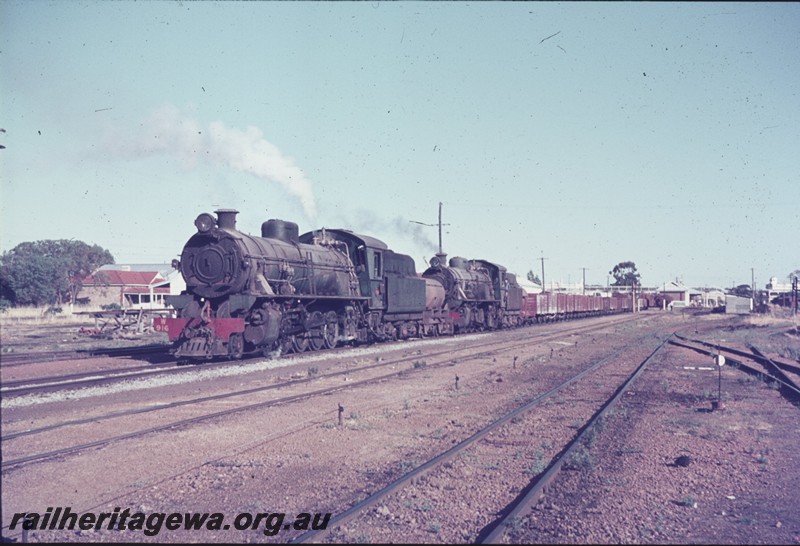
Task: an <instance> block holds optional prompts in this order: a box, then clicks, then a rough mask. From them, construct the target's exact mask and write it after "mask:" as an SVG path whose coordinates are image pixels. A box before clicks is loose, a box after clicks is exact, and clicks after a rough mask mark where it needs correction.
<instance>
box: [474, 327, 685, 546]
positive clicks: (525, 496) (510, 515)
mask: <svg viewBox="0 0 800 546" xmlns="http://www.w3.org/2000/svg"><path fill="white" fill-rule="evenodd" d="M671 337H672V336H671V335H670V336H669V337H667V338H666V339H665V340H663V341H662V342H661V343H660V344H659V345H658V347H656V348H655V350H653V352H652V353H650V355H649V356H648V357H647V358H646V359H644V361H643V362H642V363H641V364H639V366H638V367H637V368H636V370H635V371H634V372H633V373H632V374H631V375H630V376H629V377H628V379H627V380H626V381H625V383H623V384H622V385H621V386H620V387H619V388H618V389H617V390H616V392H615V393H614V395H613V396H612V397H611V398H609V399H608V400H607V401H606V402H605V403H604V404H603V405H602V406H601V407H600V409H599V410H598V411H597V412H596V413H595V414H594V415H593V416H592V418H591V419H590V420H589V421H588V422H587V423H586V424H585V425H584V426H583V428H582V429H581V431H580V433H579V434H578V435H577V436H576V437H575V438H573V440H572V441H571V442H570V443H569V444H567V446H566V447H565V448H564V449H563V450H562V451H561V453H559V454H558V455H557V456H556V457H555V459H554V460H553V462H552V463H551V464H550V467H549V468H548V469H547V470H546V471H545V473H544V474H543V475H542V476H540V477H539V478H538V479H536V480H535V481H532V482H531V483H530V484H529V485H528V486H527V487H526V490H524V491H523V493H522V496H521V498H519V499H518V500H516V501H515V502H514V503H513V504H512V505H511V506H509V507H507V508H506V509H505V510H503V512H504V515H503V516H502V517H501V518H499V519H498V520H497V521H495V522H494V523H492V524H490V525H488V526H487V527H486V528H485V529H486V530H487V532H486V533H481V535H479V537H478V541H477V542H478V543H479V544H497V543H498V542H499V541H500V539H501V538H502V537H503V535H505V533H506V532H508V530H509V528H511V527H512V525H513V523H514V522H515V521H516V520H517V518H518V517H519V515H520V514H521V513H522V512H523V511H524V510H526V509H528V510H529V509H530V508H532V507H533V506H534V505H535V504H536V503H537V502H538V501H539V499H540V498H541V497H542V496H543V495H544V490H545V488H546V487H547V486H548V485H550V484H552V482H553V481H554V480H555V478H556V476H557V475H558V473H559V472H560V471H561V468H562V467H563V465H564V462H566V461H567V460H569V456H570V455H572V453H573V452H574V451H575V450H576V449H577V448H578V447H579V446H580V445H582V443H583V440H584V438H586V437H588V436H587V435H588V433H589V431H590V430H591V429H592V428H593V427H594V426H595V425H596V423H598V422H599V421H600V419H602V418H603V417H604V416H605V415H606V413H607V412H608V411H609V410H610V409H611V408H612V407H613V406H614V404H616V403H617V401H619V399H620V397H622V395H623V394H625V392H626V391H627V390H628V389H629V388H630V386H631V385H633V383H634V382H635V381H636V379H637V378H638V377H639V375H640V374H641V373H642V372H643V371H644V369H645V368H646V367H647V365H648V364H649V363H650V361H651V360H652V359H653V357H655V356H656V354H658V353H659V352H660V351H661V350H662V349H663V348H664V346H665V345H666V344H667V341H669V340H670V339H671Z"/></svg>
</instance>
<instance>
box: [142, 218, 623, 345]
mask: <svg viewBox="0 0 800 546" xmlns="http://www.w3.org/2000/svg"><path fill="white" fill-rule="evenodd" d="M236 214H238V212H237V211H235V210H228V209H222V210H218V211H216V215H217V216H216V218H215V217H214V216H212V215H211V214H208V213H203V214H200V215H199V216H198V217H197V219H196V220H195V227H196V228H197V233H195V234H194V235H192V237H191V238H190V239H189V241H188V242H187V243H186V245H185V246H184V248H183V253H182V254H181V258H180V261H179V262H177V261H176V262H177V263H174V264H173V265H174V266H175V267H179V268H180V270H181V273H182V274H183V277H184V279H185V280H186V291H185V292H184V293H183V294H181V295H179V296H172V297H170V298H169V300H168V301H169V303H170V304H171V305H172V306H173V307H175V308H176V309H177V310H178V316H177V318H159V319H156V321H155V324H154V327H155V329H156V330H157V331H164V332H167V333H168V334H169V338H170V341H172V342H173V343H174V349H173V352H174V354H175V356H176V357H178V358H182V359H190V360H198V359H210V358H213V357H226V358H235V359H236V358H241V357H242V356H243V355H245V354H254V353H263V354H265V355H267V354H272V353H274V352H276V351H280V353H281V354H285V353H289V352H297V353H299V352H303V351H307V350H314V351H316V350H320V349H324V348H327V349H330V348H333V347H335V346H336V345H337V344H340V343H347V342H357V343H371V342H375V341H384V340H395V339H405V338H409V337H424V336H438V335H451V334H455V333H459V332H470V331H479V330H490V329H495V328H503V327H512V326H518V325H521V324H524V323H530V322H541V321H544V320H553V319H557V318H571V317H573V316H576V317H577V316H588V315H592V314H602V313H607V312H614V311H622V310H626V309H627V310H630V298H629V297H628V298H624V297H620V298H594V297H590V296H570V298H573V299H572V300H571V301H570V302H568V301H567V300H566V299H564V302H563V305H561V307H560V308H559V305H558V304H559V302H560V297H562V296H563V297H565V298H566V295H564V294H559V295H558V296H559V297H558V298H557V297H556V295H549V294H526V292H525V291H524V290H523V289H522V288H520V286H519V285H518V284H517V281H516V277H515V276H514V275H513V274H511V273H508V272H507V271H506V269H505V268H504V267H503V266H501V265H498V264H494V263H491V262H488V261H485V260H466V259H464V258H452V259H451V260H450V261H449V263H448V264H446V263H445V255H444V254H437V255H436V256H435V257H434V258H432V259H431V263H430V267H429V268H428V269H427V270H425V272H424V273H422V275H421V276H419V275H417V273H416V267H415V265H414V260H413V259H412V258H411V257H410V256H407V255H405V254H399V253H396V252H393V251H392V250H390V249H389V248H388V247H387V246H386V244H385V243H383V242H382V241H380V240H378V239H375V238H373V237H370V236H367V235H359V234H356V233H353V232H351V231H348V230H345V229H321V230H319V231H311V232H308V233H305V234H303V235H299V232H298V227H297V224H296V223H294V222H286V221H283V220H268V221H266V222H264V223H263V224H262V225H261V237H255V236H252V235H247V234H245V233H242V232H240V231H238V230H237V229H236ZM574 298H584V299H583V300H581V301H578V300H575V299H574ZM592 298H594V300H592ZM550 300H552V302H551V301H550ZM601 300H614V301H601ZM626 301H627V304H626Z"/></svg>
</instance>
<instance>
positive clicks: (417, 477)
mask: <svg viewBox="0 0 800 546" xmlns="http://www.w3.org/2000/svg"><path fill="white" fill-rule="evenodd" d="M645 337H650V336H645ZM668 339H669V338H667V339H664V340H659V343H658V345H657V347H656V348H655V349H654V350H653V351H652V352H651V353H650V354H649V355H648V356H647V357H646V358H645V359H644V360H643V361H642V362H641V363H640V364H638V366H636V367H635V370H633V372H632V373H630V374H629V375H628V377H627V378H626V380H625V381H624V382H622V383H621V384H619V385H618V386H617V388H616V389H615V390H614V392H613V394H611V396H610V397H608V398H607V399H605V400H604V401H602V402H601V403H600V404H599V408H598V409H597V410H596V411H595V412H594V413H593V414H592V416H591V417H590V418H589V419H588V420H587V421H586V422H585V424H583V425H582V426H581V428H580V429H579V433H578V434H577V435H576V436H575V437H574V438H572V439H571V440H569V441H568V442H567V443H566V444H565V445H564V446H563V448H562V449H561V451H560V452H559V453H558V455H556V457H554V458H553V460H552V461H551V462H550V463H549V465H548V466H547V468H546V470H545V471H543V472H541V473H540V474H538V475H537V476H535V477H534V478H533V480H532V481H530V482H529V483H528V484H526V485H525V486H521V487H520V490H521V493H520V494H519V495H518V496H517V498H516V499H515V500H514V501H513V502H512V503H511V504H510V505H508V506H506V507H505V509H503V510H502V513H501V516H500V517H499V518H497V519H496V520H495V521H493V522H491V523H490V524H489V525H487V526H486V527H485V528H484V530H483V531H482V532H481V533H480V535H479V536H478V542H480V543H496V542H499V541H500V540H501V539H502V537H503V535H504V534H505V533H506V532H507V530H508V529H509V528H511V527H513V526H514V525H515V521H516V518H517V517H518V516H519V514H520V513H521V512H523V511H524V510H526V509H529V508H530V507H531V506H532V505H533V504H535V503H536V502H537V501H538V499H539V498H540V497H541V496H542V494H543V491H544V488H545V487H546V486H548V485H549V484H551V483H552V481H553V480H554V479H555V477H556V475H557V474H558V472H559V471H560V469H561V468H562V467H563V465H564V463H565V462H567V461H569V460H570V456H571V455H573V453H575V451H576V450H577V449H578V448H580V446H582V445H583V444H584V443H585V441H586V438H587V437H589V435H590V434H593V433H594V427H596V425H597V423H598V422H599V421H600V420H601V419H602V418H603V416H604V415H605V414H606V413H607V412H608V411H609V410H610V409H611V408H612V407H613V405H614V404H615V403H616V402H617V401H618V400H619V399H620V397H621V396H622V395H623V394H624V393H625V392H626V391H627V390H628V389H629V388H630V386H631V385H632V384H633V382H634V381H635V380H636V378H637V377H638V376H639V374H641V372H642V371H643V370H644V369H645V367H646V366H647V365H648V363H649V362H650V361H651V360H652V359H653V357H654V356H655V355H656V354H658V353H659V352H660V351H661V349H662V348H663V347H664V346H665V344H666V342H667V341H668ZM642 341H643V342H644V341H645V339H642ZM627 351H630V349H629V348H621V349H618V350H616V351H614V352H612V354H610V355H608V356H606V357H604V358H602V359H601V360H599V361H597V362H595V363H594V364H592V365H591V366H589V367H588V368H586V369H584V370H583V371H581V372H579V373H578V374H576V375H574V376H572V377H570V378H568V379H566V380H565V381H563V382H561V383H560V384H558V385H557V386H555V387H553V388H551V389H549V390H548V391H546V392H544V393H542V394H540V395H538V396H535V397H534V398H533V399H531V400H529V401H527V402H526V403H524V404H523V405H521V406H519V407H517V408H515V409H513V410H512V411H510V412H508V413H506V414H505V415H503V416H501V417H499V418H498V419H496V420H494V421H492V422H491V423H489V424H488V425H486V426H485V427H483V428H481V429H480V430H478V431H477V432H475V433H474V434H472V435H471V436H469V437H468V438H466V439H464V440H463V441H461V442H459V443H458V444H457V445H455V446H453V447H452V448H450V449H448V450H447V451H445V452H443V453H441V454H439V455H437V456H435V457H433V458H432V459H430V460H428V461H426V462H425V463H423V464H421V465H419V466H417V467H415V468H414V469H412V470H410V471H408V472H406V473H405V474H404V475H402V476H400V477H399V478H397V479H395V480H394V481H392V482H391V483H389V484H388V485H386V486H385V487H383V488H381V489H379V490H378V491H375V492H374V493H372V494H371V495H369V496H368V497H367V498H366V499H364V500H362V501H360V502H357V503H355V504H354V505H352V506H351V507H350V508H348V509H346V510H345V511H343V512H342V513H340V514H339V515H337V516H335V517H334V518H332V519H331V520H330V522H329V524H328V526H327V528H326V529H325V530H317V531H308V532H306V533H304V534H302V535H299V536H297V537H295V538H294V539H293V540H292V541H291V542H293V543H294V542H297V543H305V542H311V541H322V540H325V538H326V537H328V536H331V535H332V534H333V533H335V532H336V530H337V529H341V527H342V526H344V525H346V524H348V523H349V522H351V521H353V520H354V519H356V518H358V517H360V516H363V515H364V514H365V513H366V512H367V511H368V510H369V509H370V508H372V507H373V506H375V505H376V504H377V503H379V502H382V501H386V500H387V499H388V497H390V496H391V495H393V494H395V493H397V492H398V491H400V490H401V489H402V488H404V487H406V486H408V485H409V484H412V483H416V484H417V486H419V487H424V476H425V475H426V474H427V473H429V472H431V471H433V470H434V469H437V468H439V467H441V466H442V465H444V464H446V463H447V462H448V461H453V460H454V459H455V458H456V457H458V456H461V455H463V454H464V453H465V451H466V450H468V449H470V448H473V447H475V446H476V445H477V444H478V443H480V442H481V441H484V440H486V439H487V437H488V436H489V435H491V434H492V433H494V432H496V431H498V430H499V429H501V428H502V427H505V426H508V425H509V424H512V423H514V422H515V420H517V419H519V418H520V417H522V416H524V415H525V414H527V413H529V412H531V411H532V410H534V409H535V408H539V407H540V406H542V405H543V403H545V402H547V401H549V400H551V399H552V398H553V397H554V396H555V395H556V394H558V393H561V392H562V391H564V390H565V389H566V388H567V387H569V386H571V385H573V384H575V383H576V382H578V381H580V380H582V379H584V378H585V377H586V376H589V375H591V374H593V373H594V372H596V371H597V370H599V369H600V368H602V367H603V366H605V365H607V364H609V363H611V362H615V361H616V360H617V359H618V358H619V357H620V355H621V354H623V353H625V352H627ZM594 404H595V405H597V402H596V401H595V402H594ZM420 484H423V485H421V486H420Z"/></svg>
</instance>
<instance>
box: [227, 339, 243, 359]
mask: <svg viewBox="0 0 800 546" xmlns="http://www.w3.org/2000/svg"><path fill="white" fill-rule="evenodd" d="M243 354H244V338H243V337H242V334H231V337H230V338H228V355H230V357H231V358H234V359H236V360H239V359H240V358H242V355H243Z"/></svg>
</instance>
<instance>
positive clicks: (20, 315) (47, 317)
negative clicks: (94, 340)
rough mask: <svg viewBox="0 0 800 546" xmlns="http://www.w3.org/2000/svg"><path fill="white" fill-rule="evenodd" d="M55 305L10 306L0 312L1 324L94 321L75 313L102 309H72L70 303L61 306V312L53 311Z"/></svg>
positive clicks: (93, 307)
mask: <svg viewBox="0 0 800 546" xmlns="http://www.w3.org/2000/svg"><path fill="white" fill-rule="evenodd" d="M52 309H53V307H51V306H49V305H48V306H44V307H34V306H29V307H9V308H8V309H6V310H5V311H4V312H2V313H0V326H6V325H11V324H23V323H24V324H78V323H85V322H93V319H92V318H91V317H87V316H85V315H76V314H74V313H77V312H82V311H90V312H93V311H102V309H101V308H100V306H96V305H93V306H89V305H87V306H75V307H74V308H73V309H70V307H69V305H65V306H63V307H61V312H52Z"/></svg>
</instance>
